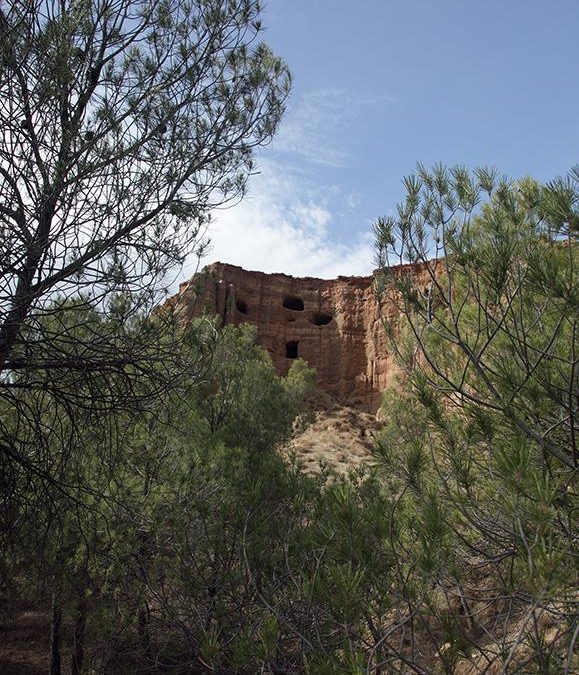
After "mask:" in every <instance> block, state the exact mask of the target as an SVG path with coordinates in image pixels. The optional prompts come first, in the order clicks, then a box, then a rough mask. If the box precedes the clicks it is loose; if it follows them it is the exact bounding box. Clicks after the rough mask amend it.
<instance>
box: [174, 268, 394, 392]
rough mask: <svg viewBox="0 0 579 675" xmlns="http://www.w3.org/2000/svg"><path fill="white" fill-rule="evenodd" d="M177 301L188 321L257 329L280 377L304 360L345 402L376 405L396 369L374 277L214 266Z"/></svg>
mask: <svg viewBox="0 0 579 675" xmlns="http://www.w3.org/2000/svg"><path fill="white" fill-rule="evenodd" d="M171 302H172V303H174V304H175V306H177V307H178V309H179V311H180V313H181V316H182V318H183V320H184V321H189V320H190V319H192V318H193V317H196V316H200V315H202V314H203V313H208V314H212V315H217V316H218V317H219V321H220V322H221V324H222V325H226V324H239V323H243V322H246V323H250V324H253V325H255V326H256V328H257V341H258V343H259V344H260V345H261V346H262V347H264V348H265V349H266V350H267V351H268V352H269V353H270V354H271V357H272V359H273V362H274V364H275V366H276V368H277V370H278V372H280V373H282V374H283V373H285V372H287V370H288V368H289V367H290V365H291V362H292V360H293V359H294V358H295V357H296V356H299V357H301V358H303V359H305V360H306V361H307V362H308V363H309V364H310V366H312V367H314V368H315V369H316V371H317V382H318V386H319V387H320V389H322V390H323V391H325V392H327V393H329V394H331V395H332V396H335V397H337V398H339V399H341V400H344V401H349V402H351V403H368V404H372V403H376V402H377V401H378V399H379V396H380V393H381V392H382V391H383V390H384V388H385V387H386V386H387V385H388V384H389V381H390V379H391V378H392V375H393V373H394V370H395V367H394V363H393V359H392V356H391V354H390V351H389V348H388V341H387V337H386V334H385V332H384V328H383V326H382V324H381V320H380V311H384V308H380V307H379V305H378V303H377V301H376V296H375V293H374V277H371V276H370V277H339V278H338V279H332V280H326V279H314V278H309V277H305V278H297V277H292V276H288V275H285V274H265V273H262V272H248V271H246V270H244V269H242V268H241V267H236V266H234V265H227V264H223V263H215V264H213V265H210V266H208V267H206V268H205V269H204V270H203V271H202V272H201V273H199V274H197V275H195V276H194V277H193V278H192V279H191V280H190V281H188V282H186V283H184V284H181V286H180V289H179V293H178V294H177V295H176V296H174V298H172V299H171ZM387 313H389V312H387Z"/></svg>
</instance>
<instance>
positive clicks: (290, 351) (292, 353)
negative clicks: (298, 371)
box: [285, 340, 298, 359]
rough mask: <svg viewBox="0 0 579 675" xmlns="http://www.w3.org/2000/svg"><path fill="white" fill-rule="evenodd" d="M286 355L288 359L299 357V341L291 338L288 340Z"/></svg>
mask: <svg viewBox="0 0 579 675" xmlns="http://www.w3.org/2000/svg"><path fill="white" fill-rule="evenodd" d="M285 355H286V358H288V359H297V358H298V343H297V341H296V340H291V341H290V342H286V345H285Z"/></svg>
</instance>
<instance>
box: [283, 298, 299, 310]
mask: <svg viewBox="0 0 579 675" xmlns="http://www.w3.org/2000/svg"><path fill="white" fill-rule="evenodd" d="M283 306H284V307H285V308H286V309H291V310H293V311H294V312H303V311H304V301H303V300H302V299H301V298H298V297H296V296H295V295H286V296H285V298H284V299H283Z"/></svg>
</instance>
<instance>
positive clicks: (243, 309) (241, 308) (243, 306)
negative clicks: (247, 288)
mask: <svg viewBox="0 0 579 675" xmlns="http://www.w3.org/2000/svg"><path fill="white" fill-rule="evenodd" d="M235 306H236V307H237V311H238V312H239V313H240V314H248V313H249V310H248V309H247V303H246V302H245V301H244V300H241V299H240V298H237V300H236V301H235Z"/></svg>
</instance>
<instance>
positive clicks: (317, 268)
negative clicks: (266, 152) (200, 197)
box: [187, 163, 374, 279]
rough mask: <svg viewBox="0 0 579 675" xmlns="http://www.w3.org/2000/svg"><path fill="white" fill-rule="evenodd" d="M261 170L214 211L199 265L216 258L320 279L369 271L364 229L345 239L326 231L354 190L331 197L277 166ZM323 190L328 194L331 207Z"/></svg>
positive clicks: (369, 244)
mask: <svg viewBox="0 0 579 675" xmlns="http://www.w3.org/2000/svg"><path fill="white" fill-rule="evenodd" d="M262 168H263V173H261V174H258V175H257V176H254V178H253V180H252V182H251V185H250V190H249V194H248V195H247V196H246V198H245V199H244V200H243V201H242V202H241V203H240V204H238V205H236V206H234V207H232V208H230V209H226V210H221V211H217V212H215V213H214V217H213V223H212V225H211V227H210V230H209V236H210V237H211V248H210V253H209V255H208V256H207V258H206V259H205V260H204V261H203V263H204V264H207V263H210V262H214V261H217V260H220V261H222V262H227V263H231V264H234V265H240V266H241V267H243V268H245V269H247V270H259V271H263V272H284V273H286V274H292V275H294V276H313V277H320V278H326V279H330V278H334V277H337V276H339V275H345V276H356V275H368V274H370V273H371V271H372V262H373V257H374V251H373V247H372V237H371V233H370V227H368V231H367V232H366V233H364V235H362V236H358V237H357V238H356V239H354V241H351V242H344V241H340V240H339V239H338V237H337V234H336V233H335V232H333V231H332V221H333V218H334V217H335V216H336V214H337V213H338V211H342V210H346V211H348V210H349V209H350V206H351V204H352V202H353V201H354V202H355V201H356V195H355V194H347V193H346V194H343V195H341V196H340V197H339V198H336V196H335V194H336V190H334V189H332V188H331V187H328V188H327V189H320V188H317V189H316V188H314V187H313V186H312V185H311V184H309V183H308V181H307V180H306V179H305V178H304V177H303V176H302V175H300V174H297V173H289V172H288V170H287V169H283V170H282V168H281V167H280V166H278V165H275V164H271V163H268V164H267V165H266V166H264V167H262ZM326 194H330V195H332V197H331V198H332V206H329V205H328V203H327V199H326V198H325V197H324V195H326ZM187 271H188V272H190V271H191V269H190V268H189V269H188V270H187Z"/></svg>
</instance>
